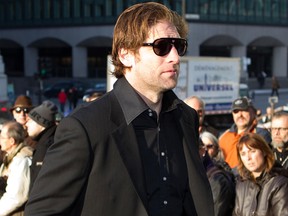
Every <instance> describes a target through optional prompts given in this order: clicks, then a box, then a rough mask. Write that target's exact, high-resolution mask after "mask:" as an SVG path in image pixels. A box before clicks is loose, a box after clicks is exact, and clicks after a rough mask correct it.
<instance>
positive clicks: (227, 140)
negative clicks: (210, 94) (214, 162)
mask: <svg viewBox="0 0 288 216" xmlns="http://www.w3.org/2000/svg"><path fill="white" fill-rule="evenodd" d="M256 111H257V110H256V109H255V107H254V106H253V104H252V101H251V100H250V99H248V98H247V97H242V98H238V99H236V100H234V101H233V103H232V115H233V120H234V124H233V125H232V126H231V128H230V129H228V130H227V131H225V132H224V133H223V134H222V135H221V136H220V138H219V145H220V148H221V149H222V151H223V154H224V158H225V161H226V162H227V163H228V164H229V166H230V167H231V168H232V169H234V168H236V166H237V164H238V158H237V150H236V144H237V142H238V140H239V139H240V137H242V136H243V135H244V134H245V133H247V132H250V133H257V134H260V135H262V136H263V138H264V139H265V140H266V142H267V143H268V144H269V145H270V143H271V135H270V132H269V131H268V130H266V129H264V128H260V127H257V119H256ZM234 170H235V169H234Z"/></svg>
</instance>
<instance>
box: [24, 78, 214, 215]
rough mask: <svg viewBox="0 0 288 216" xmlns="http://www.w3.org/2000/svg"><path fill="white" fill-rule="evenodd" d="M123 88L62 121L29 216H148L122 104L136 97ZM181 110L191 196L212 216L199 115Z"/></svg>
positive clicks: (134, 142) (199, 209) (35, 189)
mask: <svg viewBox="0 0 288 216" xmlns="http://www.w3.org/2000/svg"><path fill="white" fill-rule="evenodd" d="M121 82H123V81H121V79H120V84H119V85H118V86H117V85H115V88H114V90H113V91H111V92H109V93H108V94H106V95H104V96H103V97H102V98H100V99H98V100H97V101H95V102H92V103H91V104H89V105H87V106H85V107H82V108H81V109H79V110H78V111H76V112H75V113H74V114H72V115H71V116H69V117H67V118H64V119H63V120H62V121H61V123H60V125H59V126H58V127H57V130H56V134H55V143H53V144H52V145H51V147H50V148H49V150H48V152H47V155H46V157H45V160H44V164H43V166H42V169H41V171H40V173H39V175H38V178H37V179H36V181H35V183H34V186H33V189H32V191H31V195H30V198H29V200H28V203H27V206H26V209H25V215H26V216H39V215H53V216H55V215H63V216H64V215H65V216H66V215H85V216H88V215H89V216H90V215H91V216H92V215H93V216H97V215H99V216H117V215H119V216H148V213H147V210H146V209H148V208H147V206H148V204H147V203H148V201H147V198H146V192H145V182H144V179H145V178H144V173H143V167H142V164H141V158H140V152H139V149H138V145H137V139H136V135H135V132H134V129H133V126H132V124H127V122H126V120H125V117H124V113H123V110H122V108H121V104H120V103H119V98H120V97H133V95H129V96H127V95H126V96H124V95H121ZM116 84H117V83H116ZM171 92H172V91H171ZM181 104H182V106H181V107H182V108H181V109H183V112H182V116H181V117H180V118H179V121H178V122H177V124H178V125H179V127H181V128H182V130H183V133H184V137H183V148H184V153H185V158H186V163H187V169H188V176H189V186H190V191H191V194H192V197H193V200H194V203H195V206H196V210H197V213H198V215H199V216H210V215H213V211H214V210H213V198H212V193H211V189H210V185H209V182H208V180H207V176H206V173H205V170H204V168H203V165H202V162H201V160H200V156H199V154H198V132H197V131H198V128H195V126H196V127H197V126H198V123H197V122H198V119H197V114H196V113H195V111H194V110H193V109H191V108H190V107H188V106H187V105H185V104H184V103H183V102H181ZM46 160H47V163H46ZM191 205H193V204H192V203H191Z"/></svg>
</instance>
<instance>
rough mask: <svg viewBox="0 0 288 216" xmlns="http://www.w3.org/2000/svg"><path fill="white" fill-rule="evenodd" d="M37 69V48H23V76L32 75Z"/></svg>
mask: <svg viewBox="0 0 288 216" xmlns="http://www.w3.org/2000/svg"><path fill="white" fill-rule="evenodd" d="M37 71H38V49H37V48H34V47H25V48H24V73H25V74H24V76H29V77H31V76H34V74H35V73H37Z"/></svg>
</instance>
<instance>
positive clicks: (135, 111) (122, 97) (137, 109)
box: [113, 77, 181, 124]
mask: <svg viewBox="0 0 288 216" xmlns="http://www.w3.org/2000/svg"><path fill="white" fill-rule="evenodd" d="M113 89H114V93H115V95H116V98H117V99H118V101H119V104H120V106H121V108H122V111H123V113H124V117H125V120H126V123H127V124H130V123H131V122H132V121H133V120H134V119H135V118H136V117H137V116H139V115H140V114H141V113H142V112H144V111H145V110H147V109H149V107H148V105H147V104H146V103H145V102H144V101H143V99H142V98H141V97H140V95H139V94H138V93H137V92H136V91H135V90H134V89H133V87H132V86H131V85H130V84H129V82H128V81H127V80H126V78H125V77H122V78H120V79H118V80H117V81H116V82H115V84H114V86H113ZM180 103H181V102H180V100H179V99H178V97H177V96H176V95H175V93H174V92H173V91H172V90H168V91H166V92H164V95H163V101H162V110H161V112H169V111H171V110H174V109H176V108H177V106H178V104H180Z"/></svg>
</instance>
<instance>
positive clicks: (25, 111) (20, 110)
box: [15, 107, 29, 113]
mask: <svg viewBox="0 0 288 216" xmlns="http://www.w3.org/2000/svg"><path fill="white" fill-rule="evenodd" d="M22 111H23V112H24V113H28V112H29V109H27V108H21V107H17V108H15V112H16V113H21V112H22Z"/></svg>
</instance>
